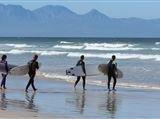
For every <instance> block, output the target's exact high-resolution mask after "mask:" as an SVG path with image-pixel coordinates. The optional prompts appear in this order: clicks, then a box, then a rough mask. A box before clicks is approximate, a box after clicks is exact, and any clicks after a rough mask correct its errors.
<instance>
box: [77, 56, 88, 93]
mask: <svg viewBox="0 0 160 119" xmlns="http://www.w3.org/2000/svg"><path fill="white" fill-rule="evenodd" d="M76 66H82V70H83V72H84V74H85V76H77V80H76V82H75V84H74V88H76V85H77V84H78V82H79V80H80V79H81V77H82V79H83V90H86V89H85V85H86V69H85V62H84V55H81V57H80V60H79V61H78V62H77V64H76Z"/></svg>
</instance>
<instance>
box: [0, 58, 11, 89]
mask: <svg viewBox="0 0 160 119" xmlns="http://www.w3.org/2000/svg"><path fill="white" fill-rule="evenodd" d="M6 60H7V55H2V57H1V61H0V63H3V64H4V67H5V70H6V73H2V82H1V89H2V88H3V89H6V78H7V75H8V71H9V68H8V63H7V61H6Z"/></svg>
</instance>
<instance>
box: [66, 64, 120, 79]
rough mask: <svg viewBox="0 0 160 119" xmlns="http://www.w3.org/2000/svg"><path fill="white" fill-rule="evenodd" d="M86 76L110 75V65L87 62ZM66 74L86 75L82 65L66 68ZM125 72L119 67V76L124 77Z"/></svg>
mask: <svg viewBox="0 0 160 119" xmlns="http://www.w3.org/2000/svg"><path fill="white" fill-rule="evenodd" d="M85 68H86V76H96V75H102V74H104V75H108V67H107V64H100V65H95V64H92V65H89V64H86V66H85ZM66 75H68V76H85V74H84V72H83V70H82V66H75V67H71V68H69V69H67V70H66ZM122 77H123V72H122V71H121V70H120V69H117V78H122Z"/></svg>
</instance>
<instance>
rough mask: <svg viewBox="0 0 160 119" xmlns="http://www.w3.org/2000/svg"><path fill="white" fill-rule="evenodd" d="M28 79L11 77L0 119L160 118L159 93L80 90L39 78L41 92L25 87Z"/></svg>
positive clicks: (99, 88) (0, 106)
mask: <svg viewBox="0 0 160 119" xmlns="http://www.w3.org/2000/svg"><path fill="white" fill-rule="evenodd" d="M26 83H27V77H9V79H8V81H7V84H8V85H7V87H8V89H7V90H6V91H5V92H4V91H1V98H0V99H1V100H0V115H1V117H0V118H13V119H22V118H24V119H25V118H30V119H43V118H46V119H47V118H48V119H54V118H77V119H82V118H84V119H85V118H90V119H93V118H97V119H98V118H101V119H103V118H104V119H106V118H111V119H117V118H118V119H122V118H123V119H128V118H130V119H131V118H133V119H135V118H160V114H159V109H160V102H159V100H160V92H159V90H146V89H136V88H123V87H117V91H116V92H112V91H111V92H108V91H107V90H106V87H105V86H95V85H87V90H86V91H83V90H82V84H81V83H80V84H79V85H78V87H77V89H76V90H74V88H73V84H72V83H68V82H65V81H60V80H56V79H55V80H50V79H42V78H38V77H37V78H36V86H37V88H38V91H37V92H36V93H34V92H33V91H32V90H29V93H25V91H24V87H25V85H26Z"/></svg>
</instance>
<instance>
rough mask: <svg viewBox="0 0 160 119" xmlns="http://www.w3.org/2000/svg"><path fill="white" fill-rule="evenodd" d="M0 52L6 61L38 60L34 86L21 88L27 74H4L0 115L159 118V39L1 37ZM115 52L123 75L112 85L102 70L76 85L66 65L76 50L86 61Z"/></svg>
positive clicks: (72, 61)
mask: <svg viewBox="0 0 160 119" xmlns="http://www.w3.org/2000/svg"><path fill="white" fill-rule="evenodd" d="M0 48H1V50H0V55H2V54H6V55H7V61H8V63H9V64H15V65H25V64H27V62H28V61H30V60H31V59H32V57H33V54H38V55H39V59H38V61H39V62H40V63H41V64H42V66H41V67H40V70H39V71H38V72H37V76H36V79H35V85H36V88H38V91H37V92H36V93H34V92H33V91H32V90H31V89H30V90H29V93H25V87H26V85H27V82H28V76H27V75H26V76H11V75H8V77H7V83H6V86H7V90H5V92H4V91H1V92H0V96H1V97H0V118H13V119H22V118H30V119H44V118H45V119H47V118H48V119H56V118H60V119H63V118H64V119H65V118H76V119H88V118H89V119H93V118H96V119H99V118H101V119H128V118H129V119H132V118H133V119H135V118H160V114H159V110H160V102H159V100H160V92H159V91H160V81H159V77H160V73H159V71H160V67H159V66H160V61H159V59H160V55H159V51H160V39H131V38H124V39H123V38H121V39H115V38H47V37H46V38H15V37H13V38H12V37H10V38H0ZM113 54H114V55H116V57H117V60H116V62H117V64H118V68H119V69H120V70H121V71H122V72H123V74H124V77H123V78H122V79H118V80H117V91H116V92H112V91H111V92H110V93H109V92H108V91H107V77H106V76H105V75H103V74H101V75H97V76H88V77H87V84H86V86H87V87H86V88H87V90H86V91H85V92H84V91H83V90H82V84H81V83H82V81H81V83H79V84H78V87H77V89H76V90H74V88H73V85H74V82H75V79H76V77H72V76H66V72H65V70H66V69H68V68H70V67H73V66H75V65H76V63H77V61H78V60H79V57H80V56H81V55H84V56H85V60H84V61H85V63H86V64H87V65H88V64H89V65H93V66H95V65H99V64H106V63H107V62H108V61H109V60H110V58H111V56H112V55H113Z"/></svg>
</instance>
